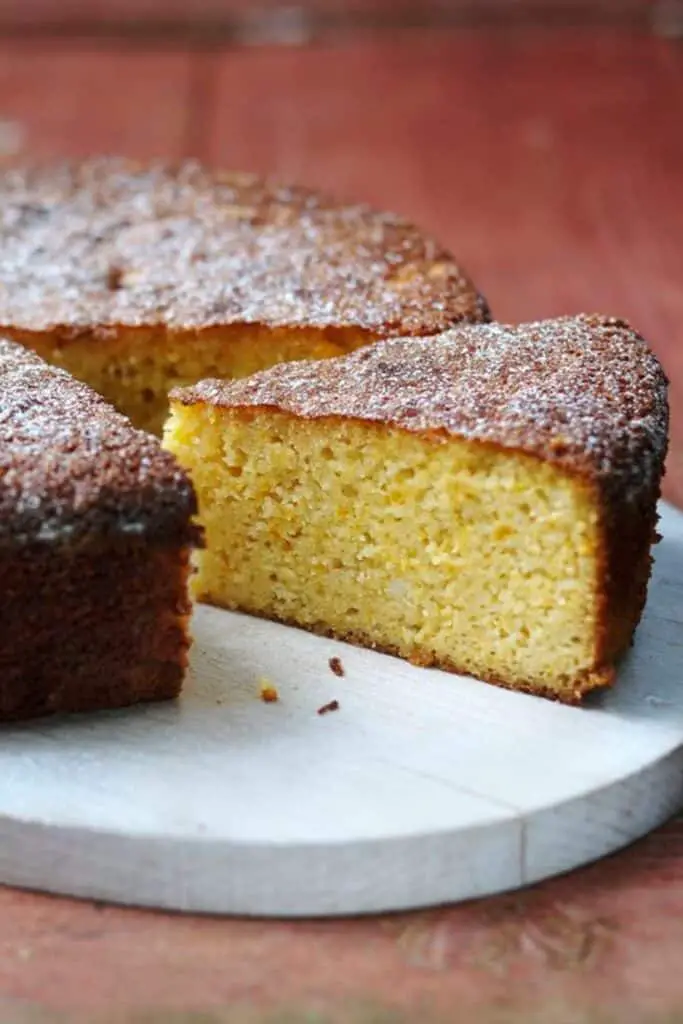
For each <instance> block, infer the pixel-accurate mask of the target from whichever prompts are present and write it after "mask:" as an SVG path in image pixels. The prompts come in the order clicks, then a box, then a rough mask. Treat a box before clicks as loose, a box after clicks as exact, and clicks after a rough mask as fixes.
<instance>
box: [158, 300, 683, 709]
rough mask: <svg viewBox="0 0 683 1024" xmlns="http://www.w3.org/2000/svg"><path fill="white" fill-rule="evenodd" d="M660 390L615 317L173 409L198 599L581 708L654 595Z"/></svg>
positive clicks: (391, 357)
mask: <svg viewBox="0 0 683 1024" xmlns="http://www.w3.org/2000/svg"><path fill="white" fill-rule="evenodd" d="M667 436H668V402H667V381H666V378H665V376H664V373H663V371H662V369H661V367H660V365H659V363H658V361H657V359H656V358H655V356H654V355H653V354H652V353H651V352H650V350H649V349H648V347H647V345H646V343H645V341H644V340H643V339H642V337H640V336H639V335H638V334H637V333H636V332H635V331H634V330H633V329H632V328H631V327H630V326H629V325H628V324H627V323H625V322H624V321H621V320H617V319H613V318H609V317H602V316H579V317H568V318H562V319H558V320H549V321H544V322H539V323H531V324H524V325H521V326H517V327H510V326H505V325H502V324H489V325H479V326H463V327H460V328H455V329H453V330H450V331H448V332H445V333H443V334H442V335H440V336H439V337H436V338H419V337H415V338H401V339H394V340H388V341H386V342H382V343H379V344H376V345H373V346H371V347H369V348H366V349H363V350H362V351H359V352H356V353H353V354H350V355H347V356H342V357H340V358H336V359H331V360H328V361H325V362H300V363H296V364H294V363H292V364H283V365H280V366H277V367H275V368H273V369H271V370H268V371H265V372H262V373H258V374H256V375H254V376H253V377H251V378H249V379H246V380H241V381H232V382H220V381H216V380H208V381H204V382H202V383H200V384H197V385H196V386H194V387H190V388H186V389H180V390H176V391H174V392H173V394H172V414H171V418H170V420H169V422H168V424H167V428H166V433H165V444H166V445H167V447H168V448H169V449H170V450H171V451H172V452H173V453H174V454H175V455H176V456H177V458H178V460H179V461H180V463H181V464H182V465H183V466H185V467H186V469H187V470H188V471H189V472H190V473H191V475H192V479H193V481H194V484H195V487H196V489H197V494H198V500H199V509H200V520H201V522H202V524H203V526H204V528H205V531H206V540H207V546H206V549H205V550H202V551H201V552H199V554H198V559H197V566H198V574H197V576H196V579H195V584H194V585H195V590H196V594H197V596H198V597H199V599H200V600H203V601H207V602H210V603H213V604H216V605H220V606H222V607H225V608H231V609H239V610H241V611H244V612H248V613H252V614H255V615H261V616H265V617H268V618H272V619H276V620H279V621H281V622H286V623H290V624H293V625H297V626H300V627H303V628H305V629H309V630H312V631H314V632H317V633H321V634H325V635H329V636H334V637H338V638H341V639H345V640H349V641H352V642H356V643H359V644H362V645H366V646H370V647H374V648H377V649H379V650H382V651H386V652H390V653H393V654H398V655H400V656H402V657H404V658H407V659H409V660H411V661H413V662H415V663H417V664H420V665H433V666H439V667H441V668H444V669H448V670H452V671H455V672H463V673H468V674H471V675H474V676H477V677H480V678H482V679H485V680H488V681H491V682H495V683H498V684H500V685H503V686H507V687H510V688H512V689H518V690H524V691H527V692H530V693H535V694H539V695H544V696H547V697H552V698H556V699H559V700H562V701H565V702H567V703H576V702H578V701H580V700H581V699H582V697H583V695H584V694H586V693H587V692H588V691H590V690H592V689H594V688H597V687H603V686H606V685H609V684H610V683H611V682H612V681H613V679H614V675H615V665H616V664H617V662H618V659H619V658H620V657H621V655H622V654H623V653H624V651H625V650H626V649H627V648H628V646H629V644H630V643H631V641H632V638H633V635H634V631H635V629H636V626H637V624H638V622H639V620H640V617H641V613H642V610H643V607H644V604H645V600H646V593H647V584H648V579H649V575H650V570H651V546H652V544H653V543H654V541H655V539H656V523H657V500H658V498H659V494H660V481H661V477H662V473H663V465H664V459H665V455H666V448H667Z"/></svg>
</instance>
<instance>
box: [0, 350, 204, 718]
mask: <svg viewBox="0 0 683 1024" xmlns="http://www.w3.org/2000/svg"><path fill="white" fill-rule="evenodd" d="M196 508H197V506H196V498H195V494H194V490H193V488H192V485H191V483H190V481H189V479H188V477H187V475H186V474H185V473H184V472H183V471H182V470H181V468H180V467H179V466H178V465H177V463H176V462H175V460H174V459H173V457H172V456H171V455H170V454H169V453H168V452H165V451H163V450H162V449H161V447H160V445H159V442H158V441H157V440H156V439H154V438H152V437H150V436H148V435H146V434H144V433H142V432H141V431H138V430H135V429H134V428H133V427H132V426H131V424H130V423H129V422H128V421H127V420H126V419H125V417H123V416H122V415H120V414H119V413H117V412H116V411H115V410H114V409H112V408H111V407H110V406H109V405H107V403H106V402H105V401H104V400H103V399H101V398H100V397H99V396H98V395H96V394H95V393H94V392H92V391H91V390H90V389H89V388H88V387H86V386H85V385H84V384H81V383H79V382H78V381H76V380H74V379H73V378H72V377H70V376H69V375H68V374H67V373H66V372H64V371H63V370H59V369H56V368H53V367H50V366H47V365H46V364H45V363H43V361H42V360H41V359H39V358H38V357H37V356H36V355H34V354H33V353H31V352H28V351H27V350H25V349H23V348H22V347H21V346H19V345H16V344H14V343H12V342H9V341H5V340H2V339H0V592H2V594H3V596H4V602H3V628H2V632H1V633H0V668H1V669H2V671H1V672H0V721H5V720H13V719H17V718H28V717H34V716H36V715H44V714H51V713H55V712H60V711H88V710H97V709H103V708H115V707H122V706H124V705H127V704H134V703H138V702H139V701H147V700H161V699H167V698H170V697H174V696H177V694H178V692H179V690H180V687H181V684H182V679H183V675H184V671H185V668H186V665H187V650H188V647H189V636H188V633H187V623H188V619H189V614H190V605H189V599H188V592H187V584H188V577H189V573H190V552H191V550H192V548H194V547H196V546H197V545H198V543H199V541H200V530H199V528H198V527H197V526H196V525H195V523H194V514H195V512H196Z"/></svg>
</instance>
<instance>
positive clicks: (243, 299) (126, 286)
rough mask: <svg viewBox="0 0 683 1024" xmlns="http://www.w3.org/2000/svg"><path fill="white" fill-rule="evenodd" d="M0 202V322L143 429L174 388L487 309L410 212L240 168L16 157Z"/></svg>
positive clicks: (2, 329)
mask: <svg viewBox="0 0 683 1024" xmlns="http://www.w3.org/2000/svg"><path fill="white" fill-rule="evenodd" d="M0 203H1V204H2V218H1V223H2V228H1V229H0V334H4V335H7V336H9V337H12V338H14V339H15V340H17V341H20V342H22V343H23V344H26V345H28V346H29V347H31V348H33V349H35V350H36V351H37V352H38V353H39V354H40V355H41V356H42V357H43V358H45V359H47V360H48V361H50V362H53V363H57V364H59V365H61V366H63V367H64V368H66V369H67V370H69V371H71V372H72V373H74V374H75V375H76V376H77V377H80V378H82V379H84V380H85V381H86V382H87V383H88V384H90V385H91V386H92V387H94V388H95V389H96V390H97V391H99V392H100V393H101V394H103V395H104V396H105V397H107V398H109V399H110V400H112V401H113V402H114V403H115V404H116V405H117V406H118V407H119V409H121V410H122V411H123V412H125V413H127V414H128V415H129V416H130V417H131V418H132V420H133V421H134V423H136V425H138V426H142V427H145V428H148V429H151V430H154V431H157V432H158V431H159V430H160V428H161V425H162V423H163V419H164V417H165V414H166V409H167V394H168V391H169V390H170V388H171V387H174V386H177V385H187V384H191V383H194V382H195V381H197V380H200V379H202V378H204V377H222V378H233V377H243V376H246V375H248V374H250V373H252V372H254V371H256V370H260V369H264V368H266V367H268V366H271V365H273V364H275V363H279V362H287V361H291V360H296V359H303V358H326V357H329V356H336V355H341V354H344V353H346V352H349V351H352V350H355V349H357V348H360V347H362V346H364V345H367V344H369V343H371V342H374V341H376V340H378V339H380V338H385V337H396V336H402V335H415V334H419V335H423V336H424V335H433V334H437V333H439V332H441V331H443V330H445V329H447V328H449V327H451V326H453V325H455V324H458V323H461V322H472V323H476V322H483V321H487V320H488V319H489V318H490V317H489V310H488V306H487V304H486V301H485V300H484V299H483V297H482V296H481V295H480V294H479V292H478V291H477V289H476V288H475V286H474V285H473V284H472V282H471V281H470V279H469V278H468V277H467V275H466V274H465V273H464V271H463V270H462V269H461V268H460V267H459V265H458V264H457V263H456V262H455V260H454V259H453V257H452V256H451V255H450V253H449V252H448V251H447V250H446V249H444V248H443V247H442V246H440V245H439V244H438V243H437V242H435V241H433V240H432V239H430V238H428V237H425V235H424V234H422V233H421V232H420V231H419V230H418V229H417V228H416V227H414V226H413V225H411V224H410V223H408V222H407V221H405V220H403V219H402V218H400V217H397V216H394V215H392V214H386V213H381V212H377V211H375V210H372V209H370V208H369V207H367V206H364V205H344V204H341V203H338V202H335V201H334V200H331V199H329V198H327V197H325V196H322V195H320V194H318V193H316V192H312V191H310V190H307V189H304V188H292V187H288V186H283V185H281V184H278V183H274V182H271V181H266V180H263V179H260V178H257V177H254V176H252V175H242V174H230V173H211V172H209V171H207V170H205V169H203V168H202V167H201V166H199V165H198V164H196V163H184V164H181V165H179V166H170V165H164V164H157V165H152V166H146V167H143V166H140V165H137V164H133V163H130V162H128V161H124V160H118V159H116V160H113V159H99V160H93V161H88V162H85V163H81V164H77V165H66V164H65V165H59V166H54V165H52V166H45V167H34V168H26V167H21V168H12V169H9V170H7V171H6V172H5V173H4V174H3V175H2V177H0Z"/></svg>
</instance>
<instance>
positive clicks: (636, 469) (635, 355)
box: [171, 315, 668, 502]
mask: <svg viewBox="0 0 683 1024" xmlns="http://www.w3.org/2000/svg"><path fill="white" fill-rule="evenodd" d="M171 399H172V401H174V402H180V403H181V404H184V405H192V404H194V403H196V402H200V403H208V404H211V405H215V406H218V407H226V408H227V407H236V408H238V409H243V410H245V411H246V410H248V409H258V408H268V407H272V408H277V409H280V410H281V411H283V412H286V413H290V414H292V415H294V416H298V417H302V418H305V419H320V418H324V417H343V418H345V419H358V420H364V421H366V422H371V423H376V424H379V425H385V426H392V427H398V428H400V429H402V430H407V431H410V432H412V433H419V434H423V435H431V436H432V437H433V438H434V440H438V439H439V438H440V437H441V438H447V437H448V435H453V436H457V437H461V438H464V439H466V440H472V441H479V442H482V443H484V444H490V445H493V446H495V447H499V448H508V449H512V450H516V451H523V452H525V453H526V454H528V455H532V456H537V457H540V458H542V459H544V460H546V461H548V462H552V463H554V464H556V465H559V466H561V467H563V468H564V469H566V470H567V471H568V472H570V473H575V474H580V475H582V476H585V477H587V478H589V479H591V480H594V481H596V482H597V483H599V484H600V486H601V487H603V488H605V489H606V490H607V491H609V492H614V493H616V494H618V495H619V497H620V500H622V501H626V502H629V501H635V500H637V499H638V498H639V496H641V495H645V496H646V497H647V498H648V499H649V498H650V497H651V495H652V494H653V489H657V490H658V488H659V480H660V477H661V473H662V467H663V463H664V458H665V456H666V449H667V437H668V402H667V379H666V376H665V374H664V372H663V370H662V368H661V365H660V363H659V361H658V360H657V358H656V357H655V356H654V355H653V354H652V352H651V351H650V350H649V348H648V346H647V344H646V342H645V341H644V339H643V338H642V337H641V336H640V335H639V334H638V333H637V332H636V331H635V330H633V328H632V327H631V326H630V325H629V324H628V323H626V321H623V320H618V319H615V318H613V317H605V316H598V315H593V316H588V315H586V316H577V317H564V318H561V319H557V320H547V321H541V322H538V323H529V324H522V325H520V326H515V327H513V326H506V325H504V324H498V323H493V324H486V325H475V326H469V325H466V326H462V327H457V328H454V329H452V330H450V331H447V332H446V333H444V334H441V335H440V336H439V337H438V338H429V339H427V338H401V339H395V340H393V339H392V340H388V341H386V342H379V343H377V344H375V345H372V346H370V347H368V348H364V349H361V350H359V351H358V352H355V353H352V354H350V355H348V356H342V357H339V358H336V359H330V360H325V361H324V362H320V363H314V362H310V361H307V362H298V363H284V364H281V365H279V366H275V367H273V368H272V369H270V370H267V371H264V372H262V373H259V374H255V375H254V376H253V377H251V378H246V379H244V380H235V381H217V380H207V381H201V382H199V383H198V384H196V385H195V386H192V387H188V388H176V389H175V390H174V391H172V393H171Z"/></svg>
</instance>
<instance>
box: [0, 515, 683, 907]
mask: <svg viewBox="0 0 683 1024" xmlns="http://www.w3.org/2000/svg"><path fill="white" fill-rule="evenodd" d="M662 514H663V518H662V523H661V532H662V533H663V535H664V540H663V541H662V543H661V544H660V545H659V546H658V548H657V550H656V559H657V563H656V567H655V573H654V578H653V581H652V585H651V590H650V597H649V601H648V606H647V609H646V612H645V617H644V620H643V622H642V625H641V626H640V628H639V630H638V632H637V634H636V642H635V645H634V647H633V649H632V651H631V653H630V654H629V656H628V658H627V659H626V662H625V663H624V664H623V665H622V667H621V671H620V673H619V676H620V677H619V679H618V682H617V686H616V688H615V689H614V690H612V691H609V692H606V693H603V694H601V695H596V696H595V697H592V698H591V699H589V701H588V702H587V705H586V706H585V707H583V708H572V707H565V706H562V705H559V704H553V703H550V702H547V701H544V700H541V699H539V698H534V697H529V696H526V695H524V694H516V693H511V692H508V691H505V690H501V689H498V688H496V687H493V686H487V685H484V684H482V683H479V682H477V681H475V680H472V679H467V678H461V677H458V676H452V675H449V674H447V673H443V672H439V671H435V670H429V669H421V668H417V667H414V666H411V665H408V664H406V663H405V662H403V661H400V660H398V659H395V658H391V657H389V656H387V655H382V654H378V653H375V652H372V651H367V650H362V649H359V648H356V647H351V646H349V645H345V644H341V643H337V642H335V641H332V640H326V639H323V638H320V637H316V636H312V635H310V634H308V633H304V632H300V631H298V630H295V629H290V628H288V627H286V626H280V625H278V624H276V623H271V622H264V621H260V620H258V619H251V618H248V617H245V616H240V615H235V614H231V613H229V612H224V611H221V610H219V609H215V608H208V607H199V608H197V610H196V612H195V618H194V635H195V644H194V647H193V650H192V655H191V662H192V671H191V675H190V678H189V679H188V682H187V684H186V688H185V691H184V693H183V696H182V698H181V699H180V701H178V702H176V703H173V702H171V703H166V704H158V705H150V706H149V707H143V708H135V709H130V710H126V711H116V712H107V713H102V714H98V715H80V716H74V717H72V718H57V719H51V720H42V721H36V722H30V723H25V724H21V725H11V726H5V727H3V729H2V740H3V742H2V745H1V746H0V771H1V773H2V778H3V780H4V781H3V785H2V787H0V882H4V883H6V884H9V885H18V886H24V887H28V888H33V889H44V890H48V891H52V892H60V893H69V894H74V895H78V896H87V897H94V898H97V899H104V900H111V901H116V902H122V903H130V904H140V905H146V906H155V907H166V908H171V909H177V910H186V911H190V910H193V911H207V912H221V913H240V914H253V915H264V916H303V915H318V916H324V915H335V914H350V913H366V912H372V911H381V910H398V909H403V908H409V907H417V906H425V905H429V904H439V903H444V902H451V901H455V900H462V899H467V898H470V897H475V896H482V895H485V894H487V893H492V892H498V891H501V890H505V889H514V888H517V887H519V886H522V885H527V884H529V883H531V882H534V881H537V880H539V879H541V878H546V877H548V876H550V875H554V874H557V873H560V872H563V871H567V870H569V869H571V868H573V867H576V866H578V865H580V864H584V863H586V862H588V861H591V860H594V859H596V858H598V857H601V856H603V855H605V854H607V853H609V852H611V851H613V850H616V849H618V848H619V847H622V846H624V845H626V844H627V843H629V842H631V841H632V840H634V839H636V838H637V837H638V836H641V835H643V834H644V833H645V832H647V831H648V830H650V829H651V828H654V827H655V826H656V825H658V824H659V823H660V822H662V821H664V820H665V819H666V818H667V817H668V816H670V815H671V814H672V813H673V812H674V811H676V810H677V809H678V808H679V807H680V805H681V803H682V802H683V685H682V679H681V676H682V675H683V653H682V652H683V648H682V647H681V636H682V635H683V515H681V514H680V513H678V512H674V511H673V510H671V509H668V508H666V507H665V508H663V510H662ZM331 658H338V659H340V661H341V666H340V665H339V664H337V663H333V665H332V666H330V664H329V659H331ZM340 672H343V675H340V674H338V673H340ZM264 679H265V680H268V682H269V683H270V684H271V685H272V686H273V687H275V688H276V690H277V692H278V697H279V699H278V700H277V701H274V702H265V701H264V700H262V699H261V695H260V694H261V687H262V685H263V683H264ZM269 696H272V694H269ZM334 701H337V702H338V704H339V707H338V708H337V709H335V708H334V706H332V707H331V708H330V709H329V710H327V711H326V712H325V713H322V714H321V713H319V712H320V711H322V710H323V709H324V708H325V706H327V705H330V704H331V703H332V702H334Z"/></svg>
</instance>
